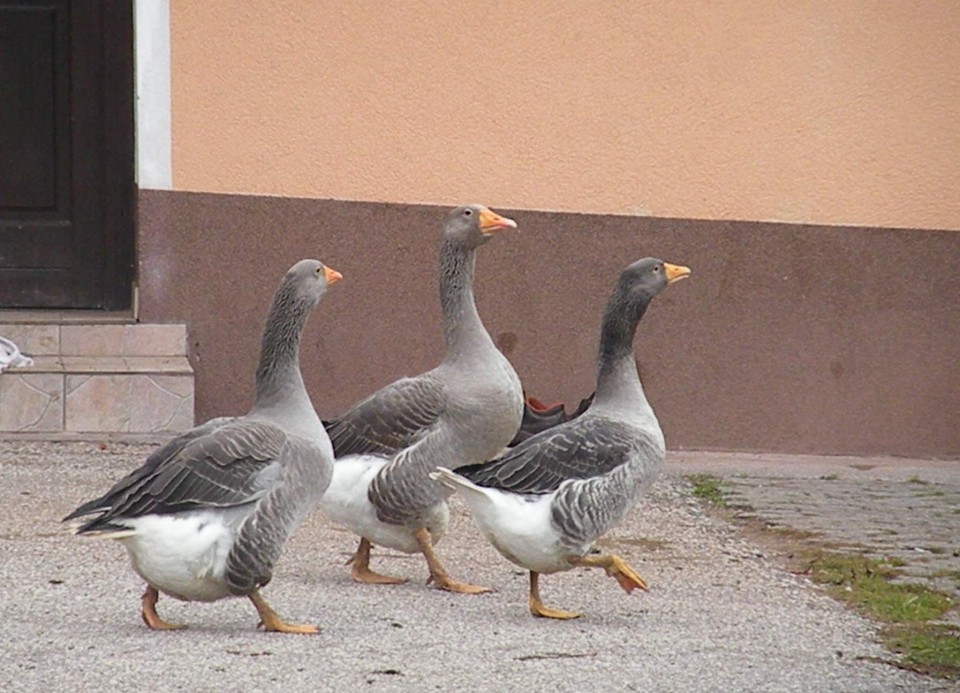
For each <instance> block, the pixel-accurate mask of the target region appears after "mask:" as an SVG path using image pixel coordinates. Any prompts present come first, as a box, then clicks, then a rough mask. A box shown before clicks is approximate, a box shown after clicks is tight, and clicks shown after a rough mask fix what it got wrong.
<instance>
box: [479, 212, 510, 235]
mask: <svg viewBox="0 0 960 693" xmlns="http://www.w3.org/2000/svg"><path fill="white" fill-rule="evenodd" d="M479 224H480V231H481V232H482V233H483V235H484V236H488V235H490V234H493V233H498V232H500V231H503V230H504V229H515V228H517V222H515V221H514V220H513V219H507V218H506V217H502V216H500V215H499V214H497V213H496V212H494V211H492V210H489V209H487V208H486V207H484V208H483V209H482V210H480V221H479Z"/></svg>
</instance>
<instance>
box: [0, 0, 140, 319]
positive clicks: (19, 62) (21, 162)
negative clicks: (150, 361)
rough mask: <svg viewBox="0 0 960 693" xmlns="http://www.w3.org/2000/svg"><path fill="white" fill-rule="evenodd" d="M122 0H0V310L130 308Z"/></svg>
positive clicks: (129, 153) (127, 3)
mask: <svg viewBox="0 0 960 693" xmlns="http://www.w3.org/2000/svg"><path fill="white" fill-rule="evenodd" d="M133 89H134V86H133V10H132V0H27V1H16V0H0V308H89V309H102V310H123V309H126V308H129V307H130V301H131V286H132V282H133V257H134V254H133V249H134V150H133V147H134V140H133V136H134V135H133V132H134V131H133V93H134V91H133Z"/></svg>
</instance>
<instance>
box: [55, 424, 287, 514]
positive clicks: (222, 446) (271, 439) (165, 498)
mask: <svg viewBox="0 0 960 693" xmlns="http://www.w3.org/2000/svg"><path fill="white" fill-rule="evenodd" d="M205 427H207V428H206V431H204V432H200V433H198V432H197V431H196V429H194V430H193V431H190V432H188V433H186V434H184V435H183V436H180V437H179V438H177V439H175V440H173V441H171V442H170V443H168V444H167V445H165V446H163V447H162V448H160V449H159V450H157V451H156V452H155V453H154V454H153V455H151V456H150V457H149V458H148V459H147V462H146V463H145V464H144V465H143V466H142V467H141V468H140V469H138V470H136V471H134V472H132V473H131V474H129V475H127V476H126V477H125V478H124V479H121V480H120V481H119V482H118V483H117V484H116V485H114V487H113V488H111V489H110V490H109V491H108V492H107V493H106V494H104V495H103V496H102V497H100V498H98V499H96V500H93V501H90V502H89V503H85V504H84V505H81V506H80V507H79V508H77V509H76V510H75V511H74V512H73V513H71V514H70V515H68V516H67V517H66V518H64V520H69V519H73V518H75V517H80V516H83V515H89V514H92V513H95V512H99V513H101V514H100V515H99V516H98V517H96V518H94V519H92V520H90V522H88V523H86V524H85V525H83V526H82V527H81V528H80V529H79V530H78V531H79V532H85V531H92V530H98V529H105V528H107V527H109V526H110V525H111V521H113V520H119V519H122V518H130V517H140V516H142V515H147V514H163V513H172V512H178V511H183V510H191V509H196V508H205V507H229V506H235V505H242V504H244V503H250V502H252V501H255V500H257V499H258V498H260V497H261V496H263V494H265V493H266V492H267V491H268V490H270V488H272V487H273V486H274V485H275V484H276V483H278V481H279V479H280V476H281V470H280V465H279V463H278V462H277V460H278V459H279V457H280V455H281V451H282V449H283V446H284V444H285V443H286V441H287V436H286V434H285V433H284V432H283V431H282V430H280V429H279V428H277V427H276V426H272V425H270V424H267V423H263V422H251V421H242V420H237V421H233V422H227V423H224V424H221V425H219V426H209V425H208V424H205V425H204V427H200V428H205Z"/></svg>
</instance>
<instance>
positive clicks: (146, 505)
mask: <svg viewBox="0 0 960 693" xmlns="http://www.w3.org/2000/svg"><path fill="white" fill-rule="evenodd" d="M340 278H341V274H340V273H339V272H337V271H336V270H334V269H332V268H330V267H327V266H325V265H324V264H323V263H321V262H319V261H317V260H301V261H300V262H298V263H296V264H295V265H293V267H291V268H290V270H289V271H288V272H287V273H286V275H285V276H284V277H283V280H282V281H281V282H280V286H279V288H278V289H277V291H276V294H275V295H274V297H273V303H272V305H271V307H270V311H269V313H268V315H267V319H266V325H265V327H264V330H263V337H262V341H261V349H260V363H259V365H258V367H257V372H256V395H255V399H254V403H253V407H252V408H251V409H250V411H249V412H248V413H247V414H246V415H245V416H240V417H221V418H216V419H213V420H211V421H208V422H206V423H205V424H202V425H200V426H197V427H196V428H193V429H191V430H189V431H187V432H186V433H184V434H182V435H180V436H178V437H177V438H174V439H173V440H171V441H169V442H168V443H167V444H166V445H163V446H162V447H160V448H158V449H157V450H156V451H155V452H154V453H153V454H151V455H150V456H149V457H148V458H147V460H146V462H145V463H144V464H143V466H142V467H140V468H139V469H136V470H135V471H133V472H131V473H130V474H129V475H127V476H126V477H124V478H123V479H121V480H120V481H119V482H117V483H116V484H115V485H114V486H113V487H112V488H111V489H110V490H109V491H107V492H106V493H105V494H104V495H102V496H101V497H99V498H96V499H94V500H91V501H89V502H87V503H84V504H83V505H81V506H80V507H78V508H77V509H76V510H74V511H73V512H72V513H70V514H69V515H67V516H66V517H65V518H64V519H63V521H64V522H71V521H73V525H72V526H73V528H74V530H75V532H76V533H77V534H83V535H89V536H96V537H102V538H109V539H115V540H117V541H119V542H121V543H122V544H123V545H124V546H125V547H126V549H127V552H128V553H129V556H130V560H131V563H132V566H133V569H134V571H135V572H136V573H137V574H138V575H139V576H140V577H141V578H142V579H143V580H144V581H145V582H146V583H147V587H146V590H145V591H144V593H143V596H142V597H141V616H142V618H143V621H144V623H145V624H146V625H147V626H148V627H149V628H151V629H153V630H176V629H179V628H183V627H185V626H184V625H181V624H173V623H169V622H167V621H165V620H163V619H162V618H160V616H159V615H158V614H157V610H156V605H157V601H158V599H159V594H160V593H161V592H162V593H163V594H165V595H168V596H170V597H173V598H175V599H179V600H181V601H199V602H212V601H216V600H219V599H223V598H226V597H234V596H246V597H247V598H249V599H250V601H251V602H252V603H253V605H254V606H255V607H256V609H257V612H258V613H259V615H260V625H262V626H263V627H264V629H265V630H267V631H273V632H282V633H318V632H319V629H318V628H317V627H316V626H313V625H301V624H293V623H287V622H285V621H283V620H282V619H281V618H280V617H279V616H278V615H277V614H276V612H275V611H273V609H272V608H271V607H270V606H269V605H268V604H267V602H266V601H265V600H264V598H263V596H262V595H261V594H260V588H261V587H263V586H264V585H266V584H267V583H268V582H269V581H270V578H271V575H272V572H273V567H274V565H275V564H276V562H277V559H278V558H279V556H280V552H281V549H282V548H283V544H284V542H285V541H286V540H287V538H288V537H290V535H291V534H293V532H294V531H295V530H296V528H297V527H298V526H299V525H300V523H301V522H302V521H303V520H304V519H305V517H306V515H307V514H308V513H309V512H310V510H312V509H313V508H314V507H315V506H316V503H317V501H318V500H319V499H320V496H321V495H322V494H323V492H324V491H325V490H326V488H327V486H328V485H329V483H330V478H331V477H332V475H333V449H332V446H331V445H330V439H329V438H328V437H327V433H326V431H325V430H324V428H323V425H322V423H321V422H320V419H319V418H318V417H317V414H316V411H315V410H314V408H313V405H312V404H311V402H310V397H309V395H308V394H307V391H306V389H305V387H304V384H303V378H302V377H301V374H300V363H299V345H300V335H301V333H302V332H303V328H304V326H305V325H306V321H307V316H308V315H309V313H310V311H311V310H312V309H313V308H314V307H315V306H316V305H317V303H318V302H319V300H320V298H321V296H323V294H324V293H325V292H326V290H327V287H328V286H329V285H331V284H333V283H334V282H336V281H337V280H339V279H340Z"/></svg>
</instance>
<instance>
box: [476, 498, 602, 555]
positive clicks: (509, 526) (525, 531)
mask: <svg viewBox="0 0 960 693" xmlns="http://www.w3.org/2000/svg"><path fill="white" fill-rule="evenodd" d="M461 488H462V490H463V491H464V493H463V494H462V496H463V499H464V500H465V501H466V502H467V504H468V505H469V506H470V511H471V515H472V516H473V519H474V522H475V523H476V525H477V527H478V528H479V529H480V532H481V533H482V534H483V535H484V536H485V537H486V538H487V540H488V541H489V542H490V543H491V544H493V546H494V547H495V548H496V549H497V551H499V552H500V553H501V554H503V556H504V558H506V559H507V560H509V561H510V562H512V563H515V564H516V565H519V566H521V567H523V568H526V569H527V570H532V571H535V572H537V573H556V572H559V571H562V570H570V569H571V568H572V567H573V566H572V565H570V563H569V562H568V561H567V558H568V557H569V556H571V555H575V554H579V553H580V552H575V553H574V554H571V552H570V551H569V550H564V549H563V548H562V545H561V542H560V535H559V533H558V532H557V531H556V530H555V529H554V528H553V526H552V524H551V523H550V504H551V503H552V502H553V495H554V494H552V493H551V494H547V495H543V496H536V497H532V496H531V497H523V496H516V495H513V494H508V493H503V492H501V491H497V490H495V489H487V488H479V487H476V486H472V485H471V486H470V487H461ZM528 498H529V500H528ZM588 550H589V546H585V547H582V553H586V552H587V551H588Z"/></svg>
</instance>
